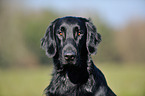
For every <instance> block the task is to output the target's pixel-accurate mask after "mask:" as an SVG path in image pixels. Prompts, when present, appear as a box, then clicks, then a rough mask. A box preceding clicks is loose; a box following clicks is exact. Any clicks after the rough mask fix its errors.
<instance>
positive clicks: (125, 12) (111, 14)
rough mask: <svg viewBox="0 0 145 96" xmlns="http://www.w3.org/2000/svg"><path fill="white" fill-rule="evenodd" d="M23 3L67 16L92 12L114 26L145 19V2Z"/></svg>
mask: <svg viewBox="0 0 145 96" xmlns="http://www.w3.org/2000/svg"><path fill="white" fill-rule="evenodd" d="M23 3H24V5H25V6H26V7H27V8H31V9H35V10H41V9H48V10H50V9H51V10H53V11H55V12H56V13H59V14H61V13H63V14H65V15H70V14H71V15H80V16H83V15H85V14H86V13H89V11H91V12H93V13H96V14H99V16H100V17H101V19H103V20H104V21H106V22H107V23H108V24H111V25H112V26H114V25H117V26H120V25H123V24H125V23H126V22H127V21H128V20H129V19H130V18H133V17H141V18H145V0H24V1H23ZM87 15H88V16H89V14H87ZM89 17H91V16H89Z"/></svg>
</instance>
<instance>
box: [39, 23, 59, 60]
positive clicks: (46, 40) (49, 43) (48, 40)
mask: <svg viewBox="0 0 145 96" xmlns="http://www.w3.org/2000/svg"><path fill="white" fill-rule="evenodd" d="M54 25H55V24H54V22H53V23H51V24H50V26H48V28H47V30H46V33H45V35H44V37H43V38H42V39H41V47H42V48H43V49H44V50H45V51H46V55H47V56H48V57H50V58H51V57H54V56H55V54H56V51H57V50H56V42H55V38H54Z"/></svg>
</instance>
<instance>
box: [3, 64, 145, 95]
mask: <svg viewBox="0 0 145 96" xmlns="http://www.w3.org/2000/svg"><path fill="white" fill-rule="evenodd" d="M98 67H99V68H100V69H101V70H102V71H103V73H104V74H105V77H106V79H107V82H108V85H109V86H110V87H111V89H112V90H113V91H114V92H115V93H116V94H117V95H118V96H145V65H143V64H138V65H137V64H133V65H131V64H123V65H116V64H99V65H98ZM51 71H52V66H46V67H41V68H33V69H30V68H28V69H26V68H25V69H24V68H23V69H17V68H16V69H5V70H4V69H0V96H44V94H43V90H44V89H45V88H46V87H47V85H48V84H49V82H50V79H51Z"/></svg>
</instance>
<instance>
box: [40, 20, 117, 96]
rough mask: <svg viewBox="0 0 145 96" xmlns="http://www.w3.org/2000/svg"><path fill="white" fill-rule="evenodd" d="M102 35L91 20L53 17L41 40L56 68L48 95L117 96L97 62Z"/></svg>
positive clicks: (46, 91)
mask: <svg viewBox="0 0 145 96" xmlns="http://www.w3.org/2000/svg"><path fill="white" fill-rule="evenodd" d="M100 42H101V35H100V34H99V33H97V30H96V28H95V26H94V25H93V24H92V23H91V22H90V20H88V19H85V18H81V17H63V18H58V19H56V20H55V21H53V22H52V23H51V24H50V26H49V27H48V29H47V31H46V34H45V36H44V37H43V38H42V40H41V46H42V47H43V48H44V49H45V51H46V55H47V56H48V57H53V61H54V72H53V77H52V80H51V82H50V85H49V86H48V87H47V88H46V89H45V93H46V96H116V95H115V94H114V93H113V92H112V90H111V89H110V88H109V87H108V85H107V83H106V80H105V77H104V75H103V73H102V72H101V71H100V70H99V69H98V68H97V67H96V66H95V65H94V63H93V61H92V59H91V54H95V53H96V52H97V45H98V44H99V43H100Z"/></svg>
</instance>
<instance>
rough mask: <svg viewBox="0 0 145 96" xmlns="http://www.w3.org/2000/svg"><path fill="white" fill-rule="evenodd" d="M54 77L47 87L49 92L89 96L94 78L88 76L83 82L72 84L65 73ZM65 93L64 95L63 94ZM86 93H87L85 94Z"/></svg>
mask: <svg viewBox="0 0 145 96" xmlns="http://www.w3.org/2000/svg"><path fill="white" fill-rule="evenodd" d="M58 77H59V78H56V79H54V80H53V81H52V82H51V87H49V89H48V90H49V92H50V93H51V94H52V92H53V94H55V95H58V94H59V96H83V95H84V94H85V96H91V95H92V93H93V90H92V89H93V86H92V85H94V83H95V80H94V79H93V78H92V77H91V76H90V77H89V79H88V81H87V82H86V83H85V84H82V85H80V84H73V83H72V82H71V81H70V80H69V78H68V76H67V75H64V76H58ZM64 94H65V95H64ZM87 94H88V95H87Z"/></svg>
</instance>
